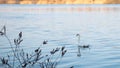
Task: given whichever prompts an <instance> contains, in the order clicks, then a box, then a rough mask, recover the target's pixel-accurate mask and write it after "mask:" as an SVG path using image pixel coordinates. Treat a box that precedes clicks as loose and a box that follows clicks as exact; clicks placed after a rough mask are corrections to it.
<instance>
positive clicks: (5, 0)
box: [0, 0, 120, 4]
mask: <svg viewBox="0 0 120 68" xmlns="http://www.w3.org/2000/svg"><path fill="white" fill-rule="evenodd" d="M119 3H120V0H0V4H119Z"/></svg>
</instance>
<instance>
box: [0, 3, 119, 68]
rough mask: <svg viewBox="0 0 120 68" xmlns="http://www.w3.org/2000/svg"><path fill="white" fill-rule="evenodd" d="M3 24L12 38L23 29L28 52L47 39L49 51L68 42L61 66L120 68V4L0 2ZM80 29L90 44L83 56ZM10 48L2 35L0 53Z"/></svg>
mask: <svg viewBox="0 0 120 68" xmlns="http://www.w3.org/2000/svg"><path fill="white" fill-rule="evenodd" d="M3 25H6V27H7V35H8V37H9V38H10V39H11V41H12V40H13V39H14V38H16V37H17V35H18V33H19V32H20V31H22V32H23V40H24V41H23V42H22V44H21V46H22V47H23V49H25V50H26V51H27V52H30V53H32V52H33V51H34V49H35V48H37V47H39V46H40V45H41V44H42V42H43V41H44V40H48V44H47V45H44V46H43V47H42V48H43V49H44V51H45V53H48V52H49V51H51V50H52V49H53V48H56V47H61V46H65V47H66V49H67V50H68V51H67V53H66V55H65V56H64V58H62V60H61V61H60V63H59V65H58V67H57V68H69V67H70V66H74V67H75V68H120V5H0V29H1V28H2V26H3ZM77 33H79V34H80V35H81V38H80V39H81V41H80V45H84V44H85V45H87V44H89V45H90V49H81V54H82V56H81V57H77V40H78V38H77V37H76V34H77ZM12 42H13V41H12ZM10 50H11V49H10V46H9V45H8V42H7V40H6V39H5V38H4V37H0V56H6V55H7V54H9V53H10V52H11V51H10Z"/></svg>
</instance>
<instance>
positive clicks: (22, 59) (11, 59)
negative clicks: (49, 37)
mask: <svg viewBox="0 0 120 68" xmlns="http://www.w3.org/2000/svg"><path fill="white" fill-rule="evenodd" d="M0 36H4V37H5V38H6V39H7V41H8V42H9V45H10V47H11V50H12V55H11V54H9V55H7V57H1V56H0V61H1V63H2V64H3V65H5V66H6V67H5V68H34V66H35V65H38V66H39V68H56V67H57V65H58V64H59V62H60V61H61V59H62V58H63V57H64V55H65V54H66V52H67V50H66V49H65V46H63V47H60V48H54V49H53V50H51V51H50V52H49V53H48V54H47V55H44V54H43V53H42V51H43V49H42V48H41V47H38V48H37V49H35V50H34V51H32V52H31V53H26V52H25V51H24V49H22V48H21V43H22V41H23V39H22V37H23V34H22V32H20V33H19V34H18V37H17V38H15V39H14V40H13V41H14V43H12V42H11V40H10V39H9V37H8V36H7V34H6V26H3V28H2V29H1V31H0ZM47 42H48V41H43V45H45V44H47ZM56 53H58V54H56ZM56 55H57V58H56V59H55V60H53V57H54V56H56ZM16 63H17V64H16ZM3 68H4V67H3Z"/></svg>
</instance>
